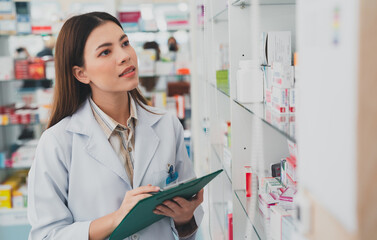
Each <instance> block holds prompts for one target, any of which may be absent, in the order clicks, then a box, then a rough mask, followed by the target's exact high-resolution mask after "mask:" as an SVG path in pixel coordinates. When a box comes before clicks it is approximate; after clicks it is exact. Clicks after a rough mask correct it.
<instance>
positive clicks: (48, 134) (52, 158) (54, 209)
mask: <svg viewBox="0 0 377 240" xmlns="http://www.w3.org/2000/svg"><path fill="white" fill-rule="evenodd" d="M136 106H137V107H136V108H137V116H138V122H137V125H136V129H135V134H136V135H135V153H134V179H133V182H134V188H137V187H139V186H144V185H147V184H152V185H161V182H163V181H165V179H166V178H167V176H168V173H167V165H168V164H173V165H174V166H175V169H176V171H178V174H179V176H178V180H179V181H181V180H185V179H189V178H192V177H194V176H195V173H194V171H193V168H192V164H191V161H190V159H189V158H188V155H187V151H186V147H185V144H184V140H183V128H182V126H181V124H180V122H179V121H178V119H177V118H176V117H175V116H173V115H171V114H169V113H164V114H159V115H156V114H152V113H149V112H147V111H145V110H144V109H143V108H141V107H140V106H139V105H138V104H136ZM148 108H149V109H150V110H152V111H153V112H160V113H161V110H157V109H154V108H151V107H148ZM28 182H29V187H28V189H29V193H28V194H29V196H28V199H29V200H28V218H29V221H30V224H31V226H32V229H31V232H30V236H29V239H31V240H41V239H75V240H76V239H77V240H80V239H83V240H86V239H88V233H89V225H90V222H91V221H92V220H95V219H97V218H99V217H102V216H104V215H106V214H109V213H111V212H114V211H115V210H117V209H118V208H119V207H120V205H121V203H122V201H123V198H124V196H125V193H126V192H127V191H129V190H131V189H132V188H131V186H130V183H129V180H128V177H127V174H126V171H125V168H124V166H122V164H121V162H120V161H119V159H118V156H117V155H116V153H115V152H114V150H113V148H112V147H111V145H110V143H109V142H108V140H107V139H106V137H105V134H104V133H103V130H102V129H101V128H100V126H99V125H98V123H97V121H96V120H95V118H94V116H93V113H92V110H91V107H90V104H89V101H88V100H87V101H85V102H84V103H83V105H82V106H81V107H80V108H79V109H78V110H77V112H76V113H74V114H73V115H72V116H70V117H66V118H64V119H63V120H61V121H60V122H59V123H57V124H56V125H54V126H53V127H51V128H49V129H47V130H46V131H45V132H44V133H43V134H42V137H41V139H40V141H39V144H38V147H37V150H36V155H35V161H34V163H33V165H32V167H31V170H30V173H29V179H28ZM194 216H195V220H196V223H197V225H198V226H199V224H200V223H201V221H202V218H203V209H202V207H201V206H199V207H198V208H197V209H196V210H195V212H194ZM173 232H175V233H177V232H176V229H175V227H174V222H173V220H172V219H171V218H168V217H166V218H163V219H161V220H160V221H158V222H156V223H154V224H152V225H151V226H149V227H147V228H145V229H143V230H141V231H139V232H138V233H136V234H134V235H132V236H131V237H130V238H129V239H141V240H144V239H145V240H151V239H161V240H169V239H174V236H173ZM189 239H195V234H194V235H193V236H192V237H190V238H189Z"/></svg>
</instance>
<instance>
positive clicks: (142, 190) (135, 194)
mask: <svg viewBox="0 0 377 240" xmlns="http://www.w3.org/2000/svg"><path fill="white" fill-rule="evenodd" d="M159 190H160V188H159V187H155V186H152V185H150V184H148V185H147V186H142V187H138V188H135V189H133V190H131V191H128V192H127V193H126V195H125V196H124V199H123V202H122V205H121V206H120V208H119V209H118V210H117V211H116V219H115V222H114V224H115V226H118V224H119V223H120V222H121V221H122V219H123V218H124V217H125V216H126V215H127V214H128V213H129V212H130V211H131V209H132V208H133V207H134V206H135V205H136V204H137V203H138V202H139V201H140V200H142V199H144V198H147V197H150V196H152V195H151V194H150V193H152V192H158V191H159Z"/></svg>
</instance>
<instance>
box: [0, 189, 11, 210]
mask: <svg viewBox="0 0 377 240" xmlns="http://www.w3.org/2000/svg"><path fill="white" fill-rule="evenodd" d="M0 208H12V187H11V186H10V185H2V184H0Z"/></svg>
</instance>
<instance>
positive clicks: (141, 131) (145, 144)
mask: <svg viewBox="0 0 377 240" xmlns="http://www.w3.org/2000/svg"><path fill="white" fill-rule="evenodd" d="M152 111H153V112H155V111H154V110H152ZM137 115H138V120H137V121H138V122H137V124H136V128H135V156H134V188H137V187H139V186H140V184H141V181H142V179H143V177H144V175H145V173H146V171H147V169H148V166H149V164H150V162H151V161H152V159H153V156H154V154H155V153H156V150H157V147H158V145H159V142H160V138H159V137H158V136H157V134H156V132H155V130H154V129H153V125H154V124H155V123H156V122H157V121H158V120H159V119H160V118H161V116H162V115H161V114H152V113H149V112H147V111H145V110H144V109H142V108H141V107H140V106H139V105H138V104H137Z"/></svg>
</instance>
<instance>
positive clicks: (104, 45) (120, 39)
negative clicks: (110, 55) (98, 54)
mask: <svg viewBox="0 0 377 240" xmlns="http://www.w3.org/2000/svg"><path fill="white" fill-rule="evenodd" d="M126 37H127V35H126V34H123V35H122V36H121V37H120V38H119V42H121V41H122V40H123V39H124V38H126ZM111 45H113V44H112V43H102V44H101V45H99V46H98V47H97V48H96V51H97V50H98V49H100V48H101V47H108V46H111Z"/></svg>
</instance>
